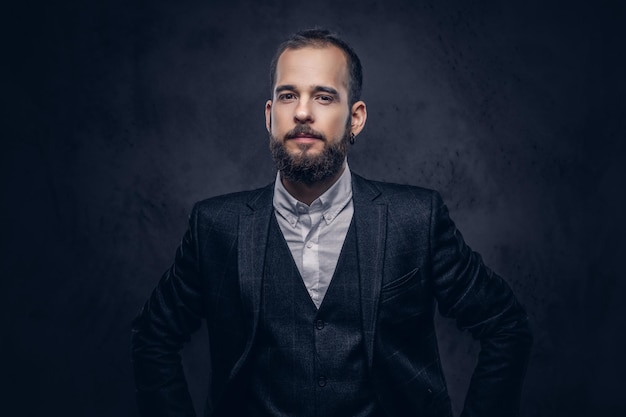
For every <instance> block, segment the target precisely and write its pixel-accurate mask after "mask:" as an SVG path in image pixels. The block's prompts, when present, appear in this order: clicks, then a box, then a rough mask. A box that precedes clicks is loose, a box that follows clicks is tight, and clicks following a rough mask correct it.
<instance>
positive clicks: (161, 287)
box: [131, 208, 203, 417]
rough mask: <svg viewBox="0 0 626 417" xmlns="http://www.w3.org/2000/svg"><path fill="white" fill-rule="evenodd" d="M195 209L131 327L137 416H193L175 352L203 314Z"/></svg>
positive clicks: (181, 370)
mask: <svg viewBox="0 0 626 417" xmlns="http://www.w3.org/2000/svg"><path fill="white" fill-rule="evenodd" d="M196 220H197V211H196V209H195V208H194V210H193V211H192V214H191V216H190V219H189V228H188V230H187V232H186V233H185V235H184V237H183V239H182V242H181V244H180V246H179V248H178V250H177V252H176V258H175V260H174V264H173V265H172V267H171V268H170V269H169V270H168V271H166V272H165V274H163V277H162V278H161V280H160V282H159V284H158V286H157V287H156V289H155V290H154V291H153V292H152V294H151V296H150V298H149V299H148V301H147V302H146V304H145V305H144V306H143V308H142V310H141V312H140V313H139V315H138V316H137V317H136V318H135V320H134V321H133V324H132V342H131V349H132V361H133V370H134V374H135V385H136V388H137V402H138V404H139V411H140V414H141V415H142V416H150V417H155V416H174V415H175V416H194V415H195V412H194V409H193V404H192V401H191V397H190V395H189V391H188V389H187V382H186V380H185V375H184V373H183V368H182V365H181V361H180V354H179V351H180V350H181V349H182V347H183V345H184V343H186V342H187V341H188V340H189V337H190V335H191V333H193V332H194V331H195V330H197V329H198V327H199V326H200V323H201V317H202V315H203V309H202V303H201V285H200V273H199V268H198V248H197V240H196V230H197V229H196V227H197V224H196V223H197V221H196Z"/></svg>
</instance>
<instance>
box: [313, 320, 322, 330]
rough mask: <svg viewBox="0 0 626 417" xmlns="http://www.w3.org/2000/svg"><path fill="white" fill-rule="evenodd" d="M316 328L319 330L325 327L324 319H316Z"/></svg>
mask: <svg viewBox="0 0 626 417" xmlns="http://www.w3.org/2000/svg"><path fill="white" fill-rule="evenodd" d="M315 328H316V329H317V330H322V329H323V328H324V320H319V319H318V320H315Z"/></svg>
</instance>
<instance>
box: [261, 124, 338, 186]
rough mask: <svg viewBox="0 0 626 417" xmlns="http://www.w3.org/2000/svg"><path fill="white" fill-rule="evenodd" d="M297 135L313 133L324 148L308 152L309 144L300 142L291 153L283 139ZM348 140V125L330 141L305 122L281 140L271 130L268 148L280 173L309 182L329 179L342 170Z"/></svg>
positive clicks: (285, 176) (294, 180) (296, 179)
mask: <svg viewBox="0 0 626 417" xmlns="http://www.w3.org/2000/svg"><path fill="white" fill-rule="evenodd" d="M299 134H307V135H314V136H315V137H316V138H318V139H320V140H322V141H324V149H323V150H322V151H321V152H320V153H319V154H315V155H311V154H310V153H309V146H308V145H306V144H300V145H298V147H299V151H298V152H292V153H290V152H289V151H288V150H287V148H286V146H285V143H284V142H285V140H287V139H289V138H292V137H297V136H298V135H299ZM349 140H350V130H349V129H348V128H347V127H346V130H345V131H344V134H343V136H342V138H341V140H338V141H337V140H334V141H332V142H331V143H329V142H328V141H327V140H326V138H325V137H324V135H322V134H321V133H319V132H316V131H314V130H313V129H311V128H310V127H309V126H308V125H298V126H296V128H295V129H293V130H291V131H289V132H287V134H285V138H284V140H283V141H281V140H279V139H278V138H276V137H274V136H273V135H272V134H271V133H270V151H271V152H272V159H273V160H274V164H275V165H276V169H278V170H279V171H280V172H281V173H282V175H283V178H285V179H287V180H289V181H292V182H300V183H304V184H307V185H310V184H313V183H316V182H319V181H323V180H325V179H327V178H330V177H332V176H333V175H335V174H337V173H338V172H339V171H340V170H341V167H342V166H343V162H344V161H345V159H346V154H347V153H348V142H349Z"/></svg>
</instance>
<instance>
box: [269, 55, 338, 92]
mask: <svg viewBox="0 0 626 417" xmlns="http://www.w3.org/2000/svg"><path fill="white" fill-rule="evenodd" d="M285 84H288V85H296V86H300V87H302V88H305V87H311V86H319V85H323V86H328V87H334V88H335V89H337V90H340V89H343V90H344V91H347V87H348V63H347V60H346V56H345V55H344V53H343V51H341V49H339V48H337V47H336V46H333V45H329V46H324V47H319V48H317V47H305V48H300V49H286V50H285V51H284V52H283V53H282V54H281V55H280V57H279V58H278V63H277V65H276V85H285Z"/></svg>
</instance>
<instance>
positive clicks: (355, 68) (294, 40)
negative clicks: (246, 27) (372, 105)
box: [270, 29, 363, 105]
mask: <svg viewBox="0 0 626 417" xmlns="http://www.w3.org/2000/svg"><path fill="white" fill-rule="evenodd" d="M328 45H333V46H336V47H337V48H339V49H341V51H342V52H343V53H344V55H345V56H346V62H347V65H348V101H349V104H350V105H352V104H354V103H356V102H357V101H359V100H360V99H361V87H362V86H363V71H362V69H361V60H359V57H358V56H357V54H356V52H354V50H353V49H352V48H351V47H350V45H348V44H347V43H346V42H345V41H344V40H343V39H341V38H340V37H339V36H338V35H337V34H336V33H333V32H331V31H329V30H326V29H308V30H303V31H300V32H296V33H294V34H293V35H291V36H290V37H289V38H287V40H286V41H284V42H283V43H281V44H280V45H279V46H278V49H277V50H276V54H274V58H272V62H271V64H270V88H271V89H272V90H273V89H274V83H275V82H276V65H277V64H278V58H280V55H281V54H282V53H283V52H285V51H286V50H287V49H301V48H306V47H313V48H322V47H325V46H328ZM272 94H274V92H273V91H272Z"/></svg>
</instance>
